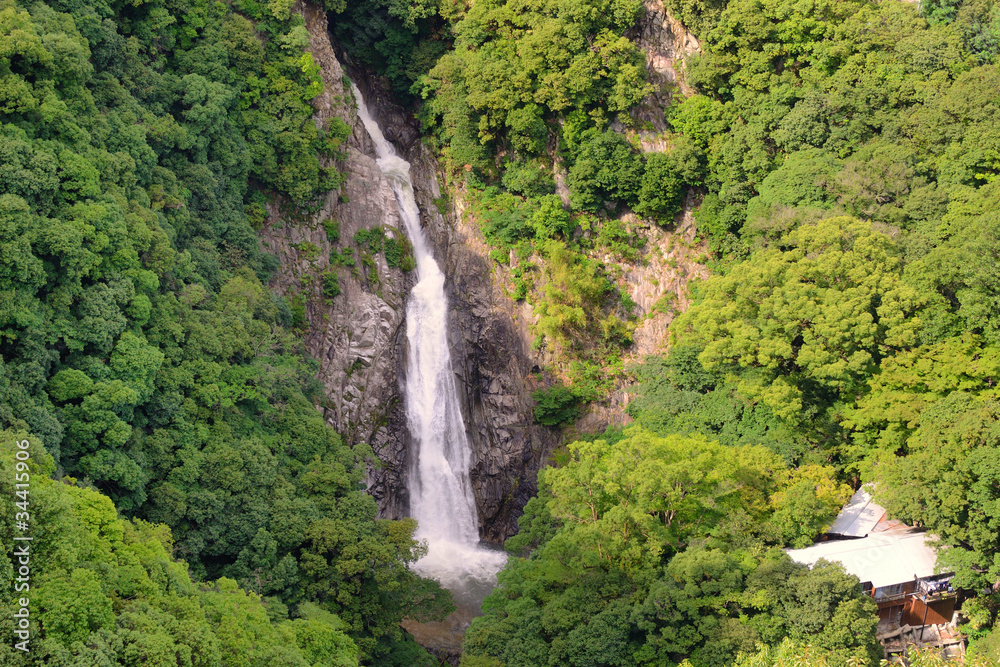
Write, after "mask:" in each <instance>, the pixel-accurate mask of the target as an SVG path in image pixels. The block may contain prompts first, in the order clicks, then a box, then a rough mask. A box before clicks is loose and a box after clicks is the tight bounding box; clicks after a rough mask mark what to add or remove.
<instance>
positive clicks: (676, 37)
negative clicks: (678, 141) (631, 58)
mask: <svg viewBox="0 0 1000 667" xmlns="http://www.w3.org/2000/svg"><path fill="white" fill-rule="evenodd" d="M645 9H646V12H645V14H644V15H643V17H642V20H641V21H640V22H639V23H638V25H636V27H635V28H634V29H633V30H632V31H631V32H630V34H629V37H630V38H631V39H632V41H634V42H635V44H636V46H638V47H639V48H640V49H642V51H643V53H645V54H646V72H647V75H648V77H649V82H650V83H652V84H653V87H654V90H653V93H652V94H651V95H650V96H649V97H647V98H646V99H645V100H643V102H642V104H640V105H639V106H638V107H637V108H636V109H634V110H633V111H632V116H633V117H634V118H635V119H636V120H637V121H638V122H639V123H640V124H641V126H645V131H644V132H642V133H641V134H642V135H643V136H642V138H643V149H644V150H663V148H664V147H663V146H662V145H658V144H657V142H656V140H655V138H651V136H650V135H652V134H657V133H660V132H663V130H664V129H666V123H665V122H664V118H663V111H664V110H665V109H666V108H667V107H669V106H670V103H671V100H672V99H673V97H674V96H675V95H677V94H678V93H681V94H682V95H690V94H691V93H692V92H693V91H692V90H691V89H690V88H689V87H688V86H687V84H685V83H684V77H683V73H684V58H685V57H686V56H688V55H691V54H694V53H698V52H699V51H700V50H701V45H700V44H699V43H698V40H697V39H695V37H694V35H692V34H691V33H689V32H688V31H687V29H686V28H685V27H684V26H683V25H681V23H680V21H677V20H676V19H675V18H673V17H672V16H670V14H668V13H667V11H666V9H664V7H663V0H645ZM649 129H652V133H650V132H649ZM647 142H649V143H648V144H647Z"/></svg>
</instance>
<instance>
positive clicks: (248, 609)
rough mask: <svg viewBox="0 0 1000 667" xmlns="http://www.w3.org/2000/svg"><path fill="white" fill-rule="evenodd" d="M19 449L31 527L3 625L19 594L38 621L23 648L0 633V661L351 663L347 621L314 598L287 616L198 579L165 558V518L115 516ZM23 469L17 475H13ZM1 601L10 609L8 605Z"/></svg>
mask: <svg viewBox="0 0 1000 667" xmlns="http://www.w3.org/2000/svg"><path fill="white" fill-rule="evenodd" d="M0 438H2V440H0V460H2V462H3V468H2V469H0V482H2V483H3V484H4V485H6V486H8V488H10V487H12V486H13V484H14V470H15V468H14V463H15V459H14V453H15V451H21V450H19V449H17V448H16V447H15V442H19V441H24V440H25V438H24V434H23V433H20V434H19V433H14V432H11V431H3V432H0ZM30 440H31V446H30V447H29V449H28V450H27V451H28V452H29V453H30V455H31V462H30V463H29V464H28V471H29V475H30V479H31V483H30V492H31V495H30V499H31V500H30V505H29V506H30V507H31V509H32V514H33V518H34V522H35V524H36V525H37V527H38V528H39V531H44V532H36V537H37V538H38V539H36V540H34V541H32V543H31V545H30V553H31V558H30V562H31V565H32V573H31V589H30V590H29V591H27V592H24V591H22V592H21V593H18V594H15V593H14V581H15V579H14V572H15V571H14V568H13V565H12V563H11V561H9V560H8V559H7V558H4V559H2V560H0V569H2V570H3V571H4V574H3V577H2V578H0V581H2V584H0V586H2V588H0V590H2V595H3V600H4V607H3V608H4V610H5V613H4V621H3V623H4V625H6V626H8V627H6V628H5V635H6V634H8V633H9V632H10V627H9V626H10V623H11V620H10V619H11V614H12V613H13V611H14V608H13V607H9V606H8V601H11V600H14V599H17V598H18V597H21V596H24V597H28V598H30V599H31V600H33V601H34V603H33V605H32V607H31V612H32V613H33V614H36V616H35V622H36V623H38V624H40V626H41V628H42V629H43V631H44V634H43V638H42V639H41V641H40V642H38V641H37V640H36V641H35V642H32V643H31V644H30V647H31V653H30V655H31V657H30V658H29V659H26V656H24V655H23V654H22V653H21V652H20V651H17V650H15V649H14V648H13V647H12V643H11V642H7V641H5V642H4V643H3V645H2V647H0V661H2V662H3V664H4V665H11V666H12V667H13V666H15V665H35V664H38V665H41V664H46V665H65V666H66V667H70V666H75V665H84V664H87V665H136V666H138V665H152V666H155V667H174V666H176V665H179V664H186V665H192V666H194V665H198V666H204V667H209V666H211V665H216V666H218V665H263V664H269V663H270V664H281V665H287V666H288V667H313V666H314V665H330V666H334V665H336V666H343V667H348V666H349V665H357V664H358V648H357V646H356V645H355V643H354V642H353V641H352V640H351V638H350V637H349V636H348V635H347V634H346V633H345V630H346V629H347V626H346V625H345V624H344V622H343V621H341V620H340V619H339V618H337V617H336V616H335V615H333V614H331V613H329V612H327V611H324V610H322V609H321V608H320V607H318V606H317V605H315V604H311V603H305V604H302V605H300V606H299V607H298V613H297V617H296V618H295V619H293V620H282V621H280V622H278V623H272V621H271V618H270V617H269V613H270V614H272V615H274V616H280V615H281V614H280V612H279V611H278V609H277V608H276V607H275V606H274V603H272V605H270V606H268V607H265V605H263V604H261V600H260V598H259V597H258V596H257V595H256V594H254V593H247V592H245V591H243V590H241V589H239V588H237V585H236V582H235V581H233V580H232V579H226V578H222V579H219V580H218V581H216V582H212V583H204V584H198V583H195V582H193V581H192V580H191V577H190V576H189V574H188V570H187V568H186V567H185V564H184V563H183V562H179V561H176V560H174V558H173V556H172V554H171V552H172V550H173V546H174V545H173V543H172V541H171V538H170V531H169V530H168V529H167V528H166V526H162V525H160V526H154V525H153V524H150V523H147V522H145V521H142V520H140V519H134V520H131V521H128V520H123V519H121V518H119V516H118V514H117V512H116V511H115V508H114V506H113V505H112V503H111V500H110V499H109V498H107V497H106V496H103V495H101V494H99V493H98V492H96V491H94V490H93V489H88V488H83V487H80V486H76V485H73V484H72V480H70V479H69V478H64V483H59V482H55V481H52V480H50V479H49V478H48V475H49V474H51V473H52V472H53V471H54V468H55V466H54V463H53V460H52V457H51V456H50V455H49V454H47V453H46V452H45V449H44V448H43V446H42V443H41V442H40V441H38V440H37V439H30ZM21 479H24V477H21ZM7 510H8V508H7V507H5V508H4V515H3V524H2V526H0V534H2V536H3V540H4V543H5V544H14V539H13V538H14V535H15V534H17V533H16V532H15V530H14V513H13V512H12V511H7ZM8 611H9V613H7V612H8Z"/></svg>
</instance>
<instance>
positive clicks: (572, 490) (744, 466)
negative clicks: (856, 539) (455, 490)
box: [463, 428, 877, 667]
mask: <svg viewBox="0 0 1000 667" xmlns="http://www.w3.org/2000/svg"><path fill="white" fill-rule="evenodd" d="M832 472H833V470H832V469H831V468H822V467H819V466H810V467H806V468H803V469H801V470H798V471H793V472H789V471H787V470H786V469H785V468H784V465H783V464H782V463H781V461H780V460H779V459H778V457H777V456H776V455H774V454H772V453H771V452H769V451H767V450H765V449H764V448H762V447H759V446H757V447H746V446H738V447H726V446H723V445H719V444H718V443H716V442H712V441H709V440H707V439H705V438H704V437H700V436H694V437H685V436H678V435H670V436H666V437H660V436H656V435H653V434H652V433H650V432H648V431H644V430H642V429H641V428H632V429H628V430H626V431H625V432H624V433H622V434H621V437H620V438H619V439H617V440H616V441H614V440H612V439H608V440H604V439H601V440H595V441H590V442H576V443H573V444H571V445H569V447H568V451H567V457H566V460H565V462H564V463H563V465H561V466H560V467H558V468H548V469H546V470H544V471H542V473H541V475H540V482H541V484H540V486H541V490H540V493H539V495H538V497H537V498H535V499H533V500H532V501H531V502H530V503H529V504H528V506H527V507H526V509H525V516H524V518H523V519H522V521H521V527H522V535H520V536H518V537H516V538H514V539H512V540H511V541H510V542H509V543H508V548H509V549H510V550H511V551H520V550H521V549H524V548H525V547H527V546H534V547H535V550H534V551H533V552H532V553H531V554H530V555H528V556H527V557H526V558H517V557H512V558H511V560H510V561H509V562H508V565H507V567H506V568H505V570H504V571H503V572H502V573H501V574H500V577H499V579H500V585H499V587H498V588H497V589H496V590H495V592H494V593H493V595H491V596H490V597H489V598H488V599H487V600H486V602H485V603H484V611H485V613H486V615H485V616H484V617H483V618H480V619H476V620H475V621H474V622H473V625H472V627H471V628H470V630H469V632H468V634H467V635H466V641H465V645H464V655H463V664H465V663H466V662H468V663H469V664H472V665H478V664H483V665H489V664H493V663H491V662H489V660H488V659H489V658H493V659H498V660H500V662H501V663H502V664H523V665H540V664H591V662H590V661H593V662H594V664H617V665H636V666H638V665H650V666H652V665H664V664H677V663H679V662H682V661H683V660H685V659H686V658H690V660H691V663H692V664H696V665H705V666H711V667H715V666H721V665H726V664H731V662H732V660H733V658H734V657H735V655H736V654H737V653H738V652H739V651H741V650H744V651H748V650H753V649H754V648H755V646H756V645H757V643H758V642H762V643H766V644H776V643H778V642H780V641H781V640H782V638H784V637H789V636H790V637H793V638H794V639H796V640H797V641H803V642H810V643H815V644H816V645H818V646H821V647H822V648H823V649H825V650H827V651H829V652H831V653H833V654H835V655H836V656H837V657H838V658H839V659H841V660H842V661H844V662H846V660H847V659H848V658H849V657H850V656H856V657H868V656H871V655H873V653H874V651H875V650H877V644H876V642H875V639H874V626H875V625H876V623H877V616H876V615H875V614H874V611H875V605H874V603H872V602H871V601H870V600H869V599H866V598H864V597H863V596H862V594H861V592H860V590H859V588H858V581H857V579H856V578H854V577H852V576H849V575H846V574H845V573H844V572H843V570H842V569H841V568H840V567H839V566H832V565H820V566H817V567H816V568H814V569H813V570H812V571H810V570H808V569H806V568H804V567H802V566H799V565H796V564H794V563H792V562H791V560H790V559H789V558H788V556H787V555H785V554H784V553H783V552H782V551H781V550H780V549H766V548H764V546H763V543H762V542H760V541H758V540H759V538H760V536H761V535H767V534H771V533H772V532H774V528H775V526H779V525H781V526H784V525H785V524H786V523H787V524H790V523H792V522H795V521H797V520H798V519H799V518H800V517H801V516H803V514H802V511H811V510H812V509H814V505H816V504H818V505H820V506H821V507H822V516H823V517H824V519H829V518H831V517H832V516H833V513H835V511H836V509H835V508H834V506H836V507H837V508H839V502H840V500H841V499H843V497H844V496H845V495H849V494H850V489H847V488H846V487H843V486H838V485H837V484H836V483H835V482H834V481H833V479H832V476H831V475H832ZM803 502H804V503H805V505H808V507H805V506H804V505H803ZM775 508H777V511H774V509H775ZM788 527H789V528H791V526H788ZM818 527H819V526H817V525H816V524H811V525H810V526H808V527H806V526H803V527H801V528H800V527H798V526H796V527H795V530H796V531H798V530H805V531H807V530H815V529H817V528H818ZM795 537H796V538H798V537H799V535H798V533H796V536H795ZM473 659H474V660H473ZM479 661H482V662H479ZM838 664H841V663H838Z"/></svg>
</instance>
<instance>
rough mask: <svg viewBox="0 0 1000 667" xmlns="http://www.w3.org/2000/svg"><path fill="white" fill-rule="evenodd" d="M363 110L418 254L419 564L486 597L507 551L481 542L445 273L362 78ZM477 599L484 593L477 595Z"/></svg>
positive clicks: (458, 588)
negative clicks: (424, 549) (422, 545)
mask: <svg viewBox="0 0 1000 667" xmlns="http://www.w3.org/2000/svg"><path fill="white" fill-rule="evenodd" d="M351 88H352V90H353V92H354V98H355V99H356V100H357V102H358V116H359V117H360V118H361V121H362V123H364V126H365V129H366V130H368V134H369V135H370V136H371V138H372V141H373V142H374V143H375V153H376V156H377V161H378V166H379V168H380V169H381V170H382V172H383V173H384V174H385V176H386V178H387V179H388V181H389V183H390V185H391V186H392V189H393V192H394V193H395V194H396V203H397V204H398V206H399V215H400V217H402V218H403V223H404V224H405V226H406V232H407V234H408V235H409V237H410V242H411V243H412V244H413V252H414V255H415V256H416V260H417V284H416V285H414V287H413V291H412V292H411V293H410V298H409V301H408V302H407V305H406V338H407V341H408V343H409V350H408V359H407V366H406V387H405V391H406V416H407V421H408V423H409V426H410V432H411V434H412V436H413V438H414V439H415V440H416V442H417V445H418V451H417V457H416V458H417V461H416V465H415V466H413V471H412V473H411V475H410V477H411V483H410V486H411V488H410V509H411V513H412V515H413V517H414V518H415V519H416V520H417V524H418V528H417V538H418V539H421V540H426V542H427V546H428V553H427V555H426V556H425V557H424V558H422V559H420V560H419V561H418V562H417V563H416V564H415V566H414V569H415V570H417V571H418V572H420V573H421V574H424V575H426V576H429V577H432V578H434V579H436V580H438V581H439V582H441V583H442V584H443V585H444V586H445V587H446V588H449V589H451V590H452V592H453V593H455V595H456V597H457V598H461V597H464V596H471V597H473V598H475V597H479V598H480V599H481V596H482V594H484V592H485V591H483V588H484V587H492V585H493V584H494V583H495V582H496V573H497V572H498V571H499V570H500V568H501V567H503V564H504V561H505V560H506V559H505V557H504V556H503V554H502V553H499V552H497V551H492V550H488V549H483V548H481V547H480V546H479V529H478V522H477V520H476V504H475V499H474V497H473V494H472V485H471V483H470V481H469V459H470V453H471V450H470V447H469V441H468V438H467V437H466V434H465V424H464V422H463V420H462V413H461V410H460V409H459V404H458V392H457V390H456V386H455V374H454V372H453V371H452V367H451V352H450V350H449V348H448V335H447V326H448V301H447V299H446V298H445V293H444V281H445V276H444V274H443V273H442V272H441V269H440V267H439V266H438V264H437V262H436V261H434V256H433V255H432V254H431V251H430V248H429V246H428V243H427V239H426V238H425V237H424V232H423V229H421V227H420V209H419V208H418V207H417V202H416V199H415V198H414V196H413V185H412V182H411V181H410V164H409V163H408V162H407V161H406V160H404V159H403V158H401V157H399V156H398V155H397V154H396V151H395V149H394V148H393V146H392V144H390V143H389V142H388V141H387V140H386V138H385V136H384V135H383V134H382V130H381V129H380V128H379V126H378V124H377V123H376V122H375V120H374V119H373V118H372V117H371V114H369V112H368V109H367V107H366V106H365V103H364V99H363V98H362V96H361V92H360V91H359V90H358V88H357V86H355V85H354V84H353V83H352V84H351ZM476 604H478V601H476Z"/></svg>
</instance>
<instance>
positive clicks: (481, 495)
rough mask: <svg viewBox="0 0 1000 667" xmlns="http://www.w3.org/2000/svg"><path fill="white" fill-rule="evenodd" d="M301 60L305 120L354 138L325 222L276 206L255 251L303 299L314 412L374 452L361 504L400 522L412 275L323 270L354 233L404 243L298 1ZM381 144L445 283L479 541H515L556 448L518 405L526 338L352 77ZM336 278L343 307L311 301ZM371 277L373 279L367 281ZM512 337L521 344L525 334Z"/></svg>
mask: <svg viewBox="0 0 1000 667" xmlns="http://www.w3.org/2000/svg"><path fill="white" fill-rule="evenodd" d="M295 11H298V12H300V13H301V14H302V15H303V16H304V17H305V21H306V28H307V30H308V31H309V34H310V43H309V50H310V51H311V52H312V54H313V58H314V59H315V61H316V63H317V64H318V65H319V66H320V68H321V71H322V76H323V81H324V92H323V94H322V95H321V96H320V97H319V98H317V99H316V100H315V101H314V105H315V107H316V114H315V120H316V122H317V123H320V124H325V123H327V122H328V121H329V120H330V119H331V118H333V117H339V118H341V119H343V120H345V121H346V122H347V123H348V124H349V125H350V126H351V128H352V134H351V136H350V138H349V140H348V141H347V144H346V153H347V157H346V159H345V161H344V162H343V164H341V165H339V167H340V168H341V169H342V170H346V171H347V172H348V179H347V182H346V183H345V184H344V187H343V189H342V191H341V193H339V196H338V193H331V194H330V196H329V197H328V198H327V200H326V202H324V205H323V207H322V210H321V211H320V212H319V213H318V214H317V215H315V216H313V217H312V218H310V219H309V220H308V221H306V222H300V221H293V220H292V218H291V216H287V217H285V216H282V215H281V212H280V211H278V210H277V208H276V207H275V209H274V210H272V211H271V216H270V220H269V222H268V224H267V227H266V229H265V230H264V233H263V238H264V243H265V247H267V249H268V250H269V251H270V252H272V253H275V254H276V255H277V256H278V258H279V259H280V260H281V269H280V270H279V272H278V274H277V276H276V277H275V279H274V284H273V286H274V287H276V288H277V289H279V290H280V291H282V292H283V293H285V294H287V295H289V296H291V297H297V298H300V299H301V302H302V303H304V305H305V317H306V321H307V322H308V326H309V329H308V334H307V336H306V345H307V348H308V351H309V353H310V354H311V355H312V356H313V357H315V358H316V359H317V360H319V363H320V370H319V373H318V378H319V379H320V380H321V381H322V382H323V384H324V386H325V387H326V396H327V401H326V405H325V407H324V413H325V416H326V418H327V420H328V421H329V423H330V424H331V425H333V426H334V427H335V428H337V430H338V431H340V432H341V433H343V434H345V435H346V437H347V438H348V440H349V442H350V443H351V444H352V445H358V444H363V443H367V444H370V445H371V446H372V449H373V451H374V453H375V456H376V458H377V459H378V462H376V463H375V464H374V465H372V466H370V467H369V472H368V485H369V491H370V492H371V493H372V495H373V496H374V497H375V499H376V500H377V501H378V503H379V511H380V516H383V517H386V518H399V517H403V516H407V515H408V511H409V497H408V493H407V478H408V471H409V469H410V466H411V464H412V462H413V459H412V457H413V456H414V455H415V452H414V451H413V446H412V443H411V442H410V436H409V430H408V427H407V423H406V413H405V403H404V396H403V395H402V386H403V384H402V382H401V378H402V375H403V373H405V368H406V366H405V354H406V349H405V348H406V335H405V314H406V297H407V295H408V293H409V290H410V289H411V288H412V285H413V278H414V276H412V275H410V274H406V273H403V272H402V271H401V270H399V269H393V268H391V267H389V266H388V265H387V264H386V262H385V258H384V257H383V256H382V255H380V254H376V255H374V256H373V257H372V259H373V260H374V272H373V273H371V274H370V272H369V270H368V269H367V268H366V267H362V266H358V267H357V268H356V269H353V270H352V269H350V268H348V267H336V266H331V264H330V257H329V256H330V251H331V250H334V249H338V250H339V249H343V248H351V249H352V250H353V253H354V256H355V257H357V256H358V253H359V248H358V247H357V246H356V244H354V243H353V241H352V239H353V237H354V234H355V232H357V231H358V230H361V229H367V228H373V227H377V226H381V227H383V229H384V230H385V231H386V234H387V235H390V236H391V235H394V234H403V230H402V229H403V228H402V222H401V220H400V219H399V214H398V209H397V204H396V200H395V197H394V195H393V193H392V190H391V188H390V186H389V183H388V182H387V181H386V180H385V178H384V177H383V175H382V172H381V170H380V169H379V168H378V165H377V164H376V163H375V159H374V146H373V145H372V143H371V140H370V138H369V137H368V135H367V132H366V131H365V129H364V127H363V126H362V124H361V122H360V121H359V120H358V117H357V113H356V111H355V107H354V101H353V97H352V95H351V93H350V91H349V90H345V87H344V71H343V68H342V66H341V63H340V62H339V61H338V59H337V55H336V53H335V51H334V48H333V45H332V44H331V42H330V37H329V34H328V32H327V18H326V15H325V13H324V12H323V11H322V10H321V9H320V8H318V7H316V6H314V5H311V4H304V3H302V2H299V3H298V4H297V5H296V8H295ZM352 74H355V76H353V77H352V78H353V79H354V80H355V81H356V83H357V84H358V86H359V88H361V90H362V93H363V94H364V96H365V100H366V102H367V104H368V106H369V108H370V110H371V112H372V115H373V116H374V117H375V118H376V119H377V120H378V122H379V125H380V126H381V127H382V129H383V132H384V134H385V136H386V138H387V139H389V140H390V141H391V142H393V144H395V146H396V148H397V150H399V152H400V154H401V155H403V157H404V158H405V159H407V160H408V161H410V162H411V164H412V168H411V179H412V181H413V186H414V191H415V194H416V198H417V202H418V204H419V205H420V208H421V215H422V224H423V225H424V227H425V228H426V229H427V232H428V236H429V238H430V240H431V242H432V244H433V245H434V248H435V257H436V259H437V260H438V263H439V264H440V265H441V267H442V269H443V270H444V272H445V274H446V275H447V276H448V277H449V279H450V282H449V285H448V290H449V293H448V297H449V301H450V303H451V304H452V311H451V312H452V316H451V318H450V322H449V332H448V333H449V338H450V340H451V342H452V359H453V361H454V364H455V372H456V374H457V377H458V385H459V388H460V391H462V390H463V389H464V395H463V396H462V397H461V398H462V402H463V411H464V417H465V421H466V427H467V429H468V432H469V439H470V442H471V444H472V447H473V454H474V457H473V469H472V473H471V476H472V483H473V486H474V491H475V496H476V502H477V506H478V511H479V519H480V526H481V534H482V536H483V538H484V539H486V540H488V541H491V542H497V543H499V542H502V541H503V540H504V539H505V538H507V537H509V536H510V535H512V534H514V533H515V532H516V530H517V518H518V516H520V514H521V510H522V508H523V507H524V504H525V503H526V502H527V500H528V499H529V498H530V497H531V496H532V495H534V493H535V490H536V487H535V475H536V473H537V471H538V469H539V467H540V466H541V465H542V463H543V461H544V460H545V458H546V457H547V455H548V453H549V452H550V451H551V449H552V446H553V445H554V443H555V439H556V437H555V435H554V434H553V433H551V432H549V431H548V430H547V429H544V428H541V427H538V426H535V425H534V424H533V423H532V406H531V400H530V398H529V394H530V392H531V390H532V389H533V388H534V387H533V386H532V377H531V375H530V371H531V370H532V366H533V364H534V362H533V361H532V360H531V351H530V349H529V348H528V343H527V340H528V339H527V338H526V332H522V331H521V330H519V329H518V327H517V326H516V325H515V323H514V320H513V317H512V315H513V309H515V308H516V307H515V306H514V305H513V304H511V303H510V301H509V300H508V299H506V297H504V295H503V291H502V289H501V288H500V287H499V286H497V285H496V284H494V281H493V279H492V274H491V264H490V262H489V260H488V259H487V258H486V253H487V249H486V248H485V246H484V245H483V244H482V241H481V239H479V237H478V230H476V229H474V228H472V227H468V226H465V225H463V224H462V223H461V222H460V221H459V220H458V217H457V216H456V215H455V211H454V209H452V210H450V211H446V212H445V213H442V212H440V211H439V210H438V207H437V204H436V203H435V201H434V200H436V199H438V198H440V197H441V189H440V186H439V183H438V175H437V170H438V167H437V163H436V161H435V159H434V157H433V156H432V155H431V154H430V153H429V152H428V151H427V150H426V149H425V148H424V147H423V145H422V144H421V143H420V132H419V128H418V127H417V125H416V124H415V122H414V120H413V118H412V115H411V114H409V113H408V112H406V111H405V110H403V109H401V108H400V107H398V106H397V105H396V104H394V103H393V102H392V100H391V99H390V98H389V97H388V96H387V95H386V94H385V92H384V90H383V89H382V88H381V87H380V86H379V85H378V84H377V82H373V81H370V80H367V79H366V78H365V77H364V76H363V75H362V74H361V73H353V72H352ZM327 219H333V220H336V221H338V222H339V225H340V233H339V240H335V241H331V240H329V239H328V238H327V233H326V230H325V229H324V227H323V225H322V222H323V221H324V220H327ZM329 271H335V272H336V273H337V274H338V277H339V283H340V288H341V294H340V295H338V296H336V297H334V298H332V299H327V298H325V297H324V296H323V294H322V274H323V273H324V272H329ZM373 278H374V279H373ZM522 334H523V335H522Z"/></svg>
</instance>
